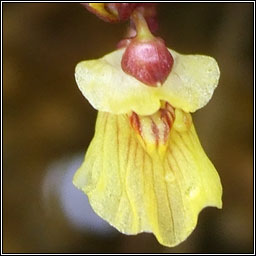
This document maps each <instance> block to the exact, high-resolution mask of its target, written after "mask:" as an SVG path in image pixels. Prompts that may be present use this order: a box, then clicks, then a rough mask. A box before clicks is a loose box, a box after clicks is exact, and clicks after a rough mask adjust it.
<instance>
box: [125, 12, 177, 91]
mask: <svg viewBox="0 0 256 256" xmlns="http://www.w3.org/2000/svg"><path fill="white" fill-rule="evenodd" d="M131 18H132V21H133V23H134V25H135V27H136V31H137V34H136V37H135V38H133V39H132V40H131V42H129V41H127V43H129V44H128V46H127V48H126V50H125V52H124V54H123V57H122V61H121V66H122V69H123V71H124V72H126V73H127V74H129V75H131V76H133V77H135V78H136V79H138V80H140V81H141V82H143V83H144V84H147V85H149V86H153V87H156V86H161V85H162V84H163V83H164V81H165V80H166V78H167V77H168V75H169V73H170V72H171V69H172V66H173V57H172V55H171V53H170V52H169V51H168V49H167V47H166V46H165V43H164V40H163V39H161V38H156V37H154V36H153V35H152V33H151V32H150V30H149V27H148V24H147V22H146V20H145V18H144V16H143V14H142V11H141V8H138V9H136V10H135V11H134V12H133V14H132V16H131Z"/></svg>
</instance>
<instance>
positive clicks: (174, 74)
mask: <svg viewBox="0 0 256 256" xmlns="http://www.w3.org/2000/svg"><path fill="white" fill-rule="evenodd" d="M169 51H170V52H171V54H172V56H173V58H174V65H173V68H172V71H171V73H170V75H169V76H168V78H167V80H166V81H165V83H164V84H163V85H162V86H161V87H157V88H155V87H150V86H146V85H144V84H143V83H141V82H140V81H138V80H137V79H135V78H134V77H132V76H130V75H128V74H126V73H125V72H123V70H122V68H121V59H122V55H123V53H124V49H121V50H117V51H114V52H112V53H110V54H108V55H106V56H104V57H103V58H101V59H98V60H89V61H83V62H80V63H79V64H78V65H77V66H76V70H75V78H76V82H77V84H78V87H79V89H80V90H81V92H82V93H83V95H84V96H85V97H86V98H87V99H88V100H89V102H90V103H91V105H92V106H93V107H94V108H96V109H98V110H100V111H106V112H109V113H112V114H123V113H128V112H130V111H134V112H136V113H137V114H139V115H151V114H153V113H155V112H156V111H157V110H158V109H159V107H160V101H161V100H164V101H167V102H169V103H171V104H172V106H174V107H175V108H180V109H182V110H184V111H185V112H194V111H196V110H197V109H199V108H201V107H203V106H204V105H205V104H207V102H208V101H209V100H210V99H211V97H212V94H213V91H214V89H215V88H216V86H217V84H218V80H219V75H220V72H219V68H218V65H217V62H216V61H215V60H214V59H213V58H211V57H208V56H202V55H181V54H179V53H177V52H175V51H173V50H169Z"/></svg>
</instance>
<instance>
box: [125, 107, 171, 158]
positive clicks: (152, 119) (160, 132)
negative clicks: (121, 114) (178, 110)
mask: <svg viewBox="0 0 256 256" xmlns="http://www.w3.org/2000/svg"><path fill="white" fill-rule="evenodd" d="M174 119H175V113H174V108H173V107H172V106H171V105H170V104H168V103H164V104H163V107H161V108H160V109H159V110H158V111H157V112H156V113H154V114H153V115H150V116H140V115H138V114H136V113H135V112H132V113H131V114H130V115H129V120H130V124H131V127H132V128H133V130H134V131H135V133H136V135H137V138H138V140H139V142H140V143H141V145H142V146H143V147H144V149H145V150H146V151H147V152H148V153H149V154H150V155H156V153H157V155H159V156H160V157H161V158H162V157H163V156H164V155H165V152H166V148H167V142H168V139H169V135H170V132H171V128H172V125H173V122H174Z"/></svg>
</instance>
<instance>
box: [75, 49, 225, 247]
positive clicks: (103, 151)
mask: <svg viewBox="0 0 256 256" xmlns="http://www.w3.org/2000/svg"><path fill="white" fill-rule="evenodd" d="M168 50H169V49H168ZM169 51H170V52H171V54H172V56H173V59H174V64H173V68H172V71H171V73H170V74H169V76H168V78H167V79H166V81H165V82H164V84H163V85H162V86H161V87H150V86H147V85H145V84H143V83H142V82H140V81H138V80H137V79H135V78H133V77H132V76H130V75H128V74H126V73H124V72H123V71H122V68H121V64H120V63H121V58H122V55H123V53H124V49H121V50H117V51H115V52H113V53H110V54H108V55H106V56H104V57H103V58H101V59H98V60H90V61H83V62H81V63H79V64H78V65H77V67H76V72H75V77H76V81H77V84H78V86H79V88H80V90H81V91H82V93H83V95H84V96H85V97H86V98H87V99H88V100H89V102H90V103H91V104H92V106H93V107H94V108H96V109H97V110H99V113H98V117H97V123H96V130H95V136H94V138H93V140H92V142H91V144H90V146H89V149H88V151H87V153H86V156H85V160H84V162H83V164H82V166H81V167H80V168H79V170H78V171H77V172H76V174H75V176H74V179H73V183H74V184H75V186H76V187H77V188H79V189H81V190H83V191H84V192H85V193H86V194H87V196H88V197H89V201H90V204H91V206H92V208H93V209H94V211H95V212H96V213H97V214H98V215H99V216H101V217H102V218H103V219H105V220H106V221H108V222H109V223H110V224H111V225H113V226H114V227H116V228H117V229H118V230H119V231H120V232H122V233H125V234H138V233H140V232H152V233H154V235H155V236H156V238H157V239H158V241H159V242H160V243H161V244H163V245H165V246H175V245H177V244H179V243H180V242H182V241H184V240H185V239H186V238H187V237H188V236H189V234H190V233H191V232H192V231H193V229H194V228H195V226H196V223H197V219H198V214H199V212H200V211H201V210H202V209H203V208H204V207H207V206H215V207H218V208H221V207H222V201H221V197H222V186H221V183H220V179H219V176H218V174H217V172H216V170H215V168H214V166H213V164H212V163H211V162H210V160H209V159H208V157H207V156H206V154H205V152H204V151H203V149H202V147H201V144H200V142H199V140H198V137H197V135H196V131H195V128H194V126H193V122H192V118H191V115H190V113H189V112H194V111H196V110H197V109H199V108H201V107H203V106H204V105H206V104H207V102H208V101H209V100H210V98H211V97H212V94H213V91H214V89H215V88H216V86H217V84H218V80H219V68H218V65H217V63H216V61H215V60H214V59H213V58H211V57H208V56H200V55H181V54H178V53H177V52H175V51H173V50H169Z"/></svg>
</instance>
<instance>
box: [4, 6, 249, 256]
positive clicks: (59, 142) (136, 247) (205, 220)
mask: <svg viewBox="0 0 256 256" xmlns="http://www.w3.org/2000/svg"><path fill="white" fill-rule="evenodd" d="M158 7H159V8H158V13H159V25H160V26H159V30H158V33H157V35H159V36H161V37H162V38H164V39H165V41H166V44H167V45H168V47H169V48H172V49H174V50H176V51H178V52H180V53H187V54H192V53H200V54H205V55H210V56H213V57H214V58H215V59H216V60H217V61H218V63H219V66H220V70H221V78H220V82H219V87H218V88H217V90H216V91H215V93H214V95H213V98H212V100H211V101H210V102H209V104H208V105H207V106H206V107H205V108H203V109H201V110H199V111H197V112H196V113H195V114H193V118H194V122H195V126H196V129H197V132H198V135H199V138H200V140H201V143H202V145H203V147H204V149H205V151H206V152H207V154H208V156H209V157H210V159H211V160H212V162H213V163H214V165H215V166H216V169H217V170H218V172H219V175H220V177H221V180H222V184H223V189H224V194H223V209H222V210H218V209H215V208H207V209H205V210H204V211H203V212H202V213H201V214H200V216H199V222H198V226H197V228H196V230H195V231H194V232H193V233H192V235H191V236H190V237H189V238H188V239H187V240H186V241H185V242H183V243H182V244H180V245H179V246H177V247H174V248H167V247H164V246H161V245H160V244H158V242H157V241H156V239H155V238H154V236H153V235H152V234H145V233H144V234H139V235H137V236H126V235H123V234H121V233H119V232H115V231H114V229H113V234H112V235H111V236H100V235H97V234H96V233H94V232H92V231H90V232H89V231H87V230H86V229H84V230H83V231H81V230H80V231H79V230H78V229H76V228H74V227H73V226H72V225H71V224H70V222H69V221H68V219H67V218H66V217H65V214H64V213H63V210H62V207H61V203H60V199H59V198H58V196H57V193H54V192H51V193H50V194H49V196H48V197H46V199H45V198H43V196H42V184H44V179H45V175H46V173H47V170H48V167H49V165H51V163H54V162H55V161H58V159H65V161H69V159H70V158H72V157H73V156H74V155H77V154H81V153H82V154H83V153H84V152H85V150H86V148H87V147H88V145H89V143H90V140H91V139H92V136H93V132H94V124H95V118H96V113H97V111H96V110H95V109H93V108H92V107H91V106H90V104H89V103H88V102H87V100H86V99H85V98H84V97H83V96H82V95H81V93H80V91H79V90H78V88H77V86H76V84H75V80H74V67H75V65H76V63H78V62H79V61H81V60H85V59H92V58H98V57H101V56H102V55H104V54H106V53H108V52H110V51H112V50H114V49H115V46H116V44H117V42H118V41H119V40H120V39H121V38H122V36H123V34H124V32H125V29H126V26H127V22H124V23H120V24H115V25H113V24H109V23H105V22H103V21H101V20H99V19H98V18H97V17H96V16H94V15H93V14H91V13H89V12H88V11H87V10H86V9H85V8H84V7H82V6H81V5H79V4H78V3H4V4H3V250H4V252H6V253H7V252H8V253H14V252H16V253H32V252H33V253H54V252H55V253H89V252H91V253H93V252H94V253H135V252H140V253H168V252H171V253H249V252H252V250H253V4H252V3H160V4H159V5H158ZM120 86H122V85H121V84H120ZM57 181H58V179H57ZM70 182H71V180H70ZM74 210H76V209H74ZM84 218H87V215H86V212H85V215H84Z"/></svg>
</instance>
